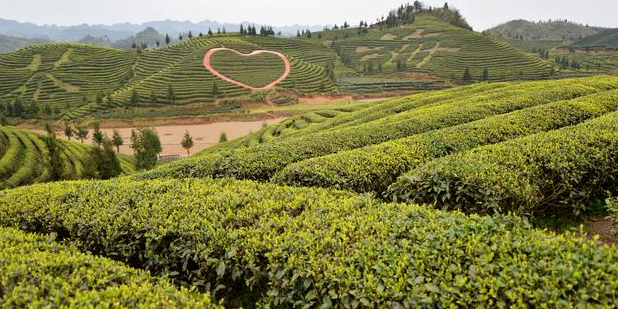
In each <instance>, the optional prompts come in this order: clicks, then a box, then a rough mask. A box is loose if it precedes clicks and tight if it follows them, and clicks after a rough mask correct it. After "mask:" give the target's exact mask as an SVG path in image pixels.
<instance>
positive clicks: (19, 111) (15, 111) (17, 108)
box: [11, 99, 24, 117]
mask: <svg viewBox="0 0 618 309" xmlns="http://www.w3.org/2000/svg"><path fill="white" fill-rule="evenodd" d="M11 108H12V110H11V115H12V116H13V117H21V116H23V115H24V105H23V104H22V103H21V101H20V100H19V99H15V101H13V104H12V106H11Z"/></svg>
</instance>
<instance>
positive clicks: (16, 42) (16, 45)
mask: <svg viewBox="0 0 618 309" xmlns="http://www.w3.org/2000/svg"><path fill="white" fill-rule="evenodd" d="M44 42H45V41H44V40H38V39H24V38H14V37H10V36H4V35H0V54H5V53H10V52H14V51H16V50H18V49H21V48H24V47H27V46H30V45H36V44H41V43H44Z"/></svg>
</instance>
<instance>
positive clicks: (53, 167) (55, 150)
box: [44, 124, 64, 181]
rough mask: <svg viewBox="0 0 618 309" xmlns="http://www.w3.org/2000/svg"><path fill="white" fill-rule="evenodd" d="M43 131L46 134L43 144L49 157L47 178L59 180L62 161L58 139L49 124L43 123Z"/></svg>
mask: <svg viewBox="0 0 618 309" xmlns="http://www.w3.org/2000/svg"><path fill="white" fill-rule="evenodd" d="M45 131H47V136H46V137H45V138H44V142H45V146H47V153H48V158H49V163H48V170H49V180H52V181H53V180H60V179H62V177H63V174H64V161H63V160H62V157H61V150H60V147H59V146H58V140H57V139H56V134H55V133H54V130H53V128H52V127H51V125H49V124H46V125H45Z"/></svg>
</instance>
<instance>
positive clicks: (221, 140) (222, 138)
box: [219, 132, 227, 143]
mask: <svg viewBox="0 0 618 309" xmlns="http://www.w3.org/2000/svg"><path fill="white" fill-rule="evenodd" d="M225 142H227V134H226V133H225V132H221V135H219V143H225Z"/></svg>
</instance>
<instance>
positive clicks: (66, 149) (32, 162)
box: [0, 126, 134, 189]
mask: <svg viewBox="0 0 618 309" xmlns="http://www.w3.org/2000/svg"><path fill="white" fill-rule="evenodd" d="M56 143H57V144H56V147H57V150H56V151H57V152H58V155H59V158H60V160H61V162H60V163H59V164H60V166H59V169H60V170H59V171H54V170H53V168H52V157H51V156H50V150H49V147H50V146H49V144H48V143H47V142H46V141H45V139H44V138H43V137H42V136H40V135H38V134H35V133H32V132H29V131H25V130H20V129H17V128H14V127H8V126H0V189H4V188H12V187H17V186H22V185H27V184H32V183H38V182H46V181H50V180H58V179H54V177H58V178H59V179H81V178H83V177H84V172H85V171H84V165H85V163H86V157H87V153H88V151H89V150H90V149H91V147H89V146H86V145H84V144H81V143H77V142H69V141H65V140H60V139H58V140H56ZM120 163H121V168H122V170H123V172H124V173H126V174H129V173H131V172H133V171H134V167H133V162H132V160H131V159H129V158H128V157H125V156H122V157H120ZM54 173H59V175H56V176H53V174H54Z"/></svg>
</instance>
